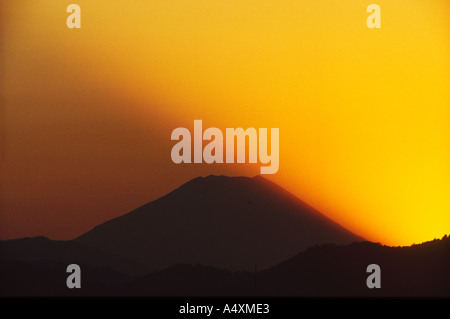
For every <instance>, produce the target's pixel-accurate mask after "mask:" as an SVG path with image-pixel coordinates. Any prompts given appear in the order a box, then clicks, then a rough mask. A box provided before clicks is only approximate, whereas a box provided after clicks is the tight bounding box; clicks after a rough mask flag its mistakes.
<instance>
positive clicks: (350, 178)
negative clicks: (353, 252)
mask: <svg viewBox="0 0 450 319" xmlns="http://www.w3.org/2000/svg"><path fill="white" fill-rule="evenodd" d="M70 3H72V2H69V1H56V0H55V1H50V0H45V1H43V0H42V1H41V0H32V1H21V2H20V3H19V2H18V1H14V0H6V1H5V0H3V1H2V8H1V10H0V32H1V33H0V103H1V107H0V124H1V126H0V142H1V144H0V160H1V162H0V174H1V175H0V176H1V178H0V239H7V238H18V237H24V236H36V235H45V236H48V237H50V238H53V239H70V238H73V237H75V236H78V235H80V234H82V233H84V232H86V231H87V230H89V229H91V228H92V227H94V226H95V225H97V224H99V223H101V222H104V221H106V220H109V219H111V218H113V217H116V216H119V215H122V214H124V213H127V212H129V211H130V210H132V209H134V208H136V207H138V206H140V205H142V204H145V203H146V202H148V201H151V200H153V199H156V198H158V197H159V196H161V195H164V194H166V193H167V192H169V191H171V190H173V189H174V188H176V187H178V186H179V185H181V184H182V183H184V182H186V181H188V180H189V179H191V178H194V177H196V176H199V175H208V174H226V175H246V176H254V175H256V174H258V172H259V166H260V165H259V164H257V165H230V164H213V165H206V164H204V165H202V164H195V165H194V164H190V165H176V164H173V163H172V162H171V159H170V150H171V147H172V146H173V144H174V143H173V142H172V141H171V140H170V135H171V132H172V130H173V129H175V128H176V127H187V128H189V129H191V130H192V129H193V121H194V119H202V120H203V127H204V128H206V127H210V126H215V127H219V128H221V129H223V130H224V129H225V128H226V127H243V128H247V127H255V128H258V127H267V128H271V127H278V128H280V170H279V172H278V173H277V174H275V175H271V176H267V177H268V178H269V179H271V180H273V181H275V182H277V183H278V184H280V185H281V186H283V187H284V188H286V189H287V190H289V191H291V192H292V193H294V194H295V195H297V196H298V197H300V198H301V199H303V200H304V201H306V202H307V203H309V204H310V205H312V206H314V207H315V208H317V209H318V210H320V211H322V212H323V213H324V214H326V215H327V216H329V217H330V218H332V219H334V220H335V221H337V222H338V223H340V224H342V225H343V226H344V227H347V228H348V229H350V230H351V231H353V232H355V233H356V234H358V235H361V236H363V237H365V238H367V239H369V240H372V241H379V242H382V243H384V244H389V245H409V244H412V243H414V242H416V243H418V242H422V241H426V240H430V239H433V238H435V237H441V236H442V235H444V234H446V233H449V228H450V196H449V194H450V165H449V163H450V143H449V141H450V126H449V123H450V90H449V88H450V40H449V39H450V37H449V31H450V16H449V12H450V3H449V2H448V1H447V0H430V1H419V0H416V1H415V0H409V1H376V2H375V3H377V4H378V5H379V6H380V7H381V25H382V28H381V29H369V28H367V26H366V19H367V16H368V15H369V14H368V13H367V12H366V8H367V6H368V5H369V4H370V3H372V2H369V1H356V0H346V1H343V0H339V1H337V0H333V1H330V0H327V1H325V0H324V1H300V0H281V1H280V0H279V1H275V0H252V1H249V0H228V1H222V0H203V1H200V0H197V1H191V0H188V1H167V0H158V1H137V0H135V1H125V0H114V1H106V0H105V1H100V0H95V1H87V0H86V1H83V0H80V1H78V0H77V1H76V2H75V3H77V4H79V5H80V7H81V25H82V27H81V29H73V30H69V29H68V28H67V27H66V18H67V16H68V14H67V13H66V7H67V6H68V5H69V4H70Z"/></svg>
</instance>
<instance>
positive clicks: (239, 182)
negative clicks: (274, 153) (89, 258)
mask: <svg viewBox="0 0 450 319" xmlns="http://www.w3.org/2000/svg"><path fill="white" fill-rule="evenodd" d="M361 240H362V239H361V238H360V237H358V236H356V235H354V234H352V233H351V232H349V231H347V230H346V229H344V228H342V227H341V226H339V225H338V224H336V223H335V222H333V221H331V220H330V219H328V218H326V217H325V216H324V215H322V214H320V213H319V212H317V211H316V210H314V209H313V208H311V207H309V206H308V205H306V204H305V203H303V202H302V201H300V200H299V199H298V198H296V197H295V196H293V195H292V194H290V193H289V192H287V191H286V190H284V189H283V188H281V187H279V186H278V185H276V184H274V183H272V182H270V181H268V180H266V179H264V178H262V177H260V176H257V177H254V178H248V177H225V176H208V177H205V178H203V177H199V178H195V179H193V180H191V181H190V182H187V183H186V184H184V185H182V186H181V187H179V188H178V189H176V190H175V191H173V192H171V193H169V194H167V195H166V196H164V197H161V198H160V199H158V200H155V201H153V202H151V203H149V204H146V205H144V206H142V207H140V208H138V209H136V210H134V211H132V212H130V213H128V214H126V215H123V216H121V217H118V218H116V219H113V220H111V221H108V222H106V223H104V224H101V225H99V226H97V227H95V228H94V229H92V230H91V231H89V232H87V233H86V234H84V235H82V236H80V237H78V238H76V239H75V241H76V242H80V243H82V244H84V245H87V246H91V247H95V248H98V249H101V250H104V251H108V252H111V253H113V254H115V255H120V256H123V257H126V258H130V259H133V260H136V261H138V262H139V263H142V264H144V265H146V266H147V267H148V268H149V269H150V270H157V269H162V268H165V267H168V266H171V265H174V264H178V263H186V264H203V265H207V266H214V267H218V268H223V269H231V270H254V268H255V266H256V267H257V269H264V268H267V267H270V266H272V265H275V264H277V263H279V262H281V261H283V260H286V259H287V258H290V257H292V256H293V255H295V254H297V253H298V252H299V251H302V250H304V249H306V248H308V247H310V246H313V245H317V244H323V243H336V244H346V243H350V242H354V241H361Z"/></svg>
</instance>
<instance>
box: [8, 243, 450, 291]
mask: <svg viewBox="0 0 450 319" xmlns="http://www.w3.org/2000/svg"><path fill="white" fill-rule="evenodd" d="M369 264H378V265H379V266H380V267H381V288H379V289H377V288H373V289H369V288H367V286H366V279H367V276H368V275H369V274H368V273H366V268H367V266H368V265H369ZM80 266H81V269H82V277H81V278H82V288H80V289H68V288H67V287H66V283H65V280H66V278H67V274H66V273H65V267H66V265H65V264H62V263H55V262H50V261H40V262H28V263H27V262H23V261H12V260H4V261H2V263H1V264H0V283H1V285H0V295H2V296H228V297H230V296H283V297H374V296H375V297H376V296H378V297H450V275H449V272H448V270H449V269H450V239H449V238H447V237H444V238H443V239H441V240H434V241H431V242H427V243H424V244H421V245H415V246H411V247H387V246H382V245H380V244H375V243H370V242H359V243H353V244H349V245H335V244H326V245H319V246H315V247H312V248H309V249H307V250H306V251H304V252H301V253H299V254H297V255H296V256H295V257H293V258H291V259H289V260H287V261H285V262H283V263H281V264H279V265H277V266H275V267H272V268H270V269H267V270H262V271H258V272H256V273H255V272H253V273H252V272H230V271H228V270H221V269H217V268H213V267H205V266H201V265H175V266H172V267H169V268H167V269H164V270H161V271H157V272H154V273H151V274H148V275H144V276H139V277H127V276H124V275H121V274H118V273H117V272H115V271H112V270H110V269H107V268H99V267H92V266H87V265H83V264H81V265H80Z"/></svg>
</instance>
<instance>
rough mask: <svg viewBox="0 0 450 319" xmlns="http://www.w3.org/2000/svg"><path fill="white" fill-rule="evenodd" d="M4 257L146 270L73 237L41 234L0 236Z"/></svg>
mask: <svg viewBox="0 0 450 319" xmlns="http://www.w3.org/2000/svg"><path fill="white" fill-rule="evenodd" d="M5 260H14V261H23V262H27V263H33V262H39V261H43V260H44V261H53V262H57V263H63V264H66V266H67V265H69V264H72V263H75V264H77V263H80V264H83V265H88V266H92V267H106V266H107V267H109V268H112V269H115V270H116V271H118V272H121V273H133V274H144V273H148V270H147V269H146V268H145V267H144V266H142V265H140V264H139V263H137V262H135V261H133V260H131V259H129V258H124V257H121V256H116V255H114V254H111V253H109V252H105V251H102V250H99V249H97V248H93V247H87V246H85V245H83V244H80V243H78V242H76V241H70V240H69V241H60V240H50V239H48V238H46V237H42V236H41V237H32V238H21V239H12V240H0V262H4V261H5ZM0 285H1V283H0Z"/></svg>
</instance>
